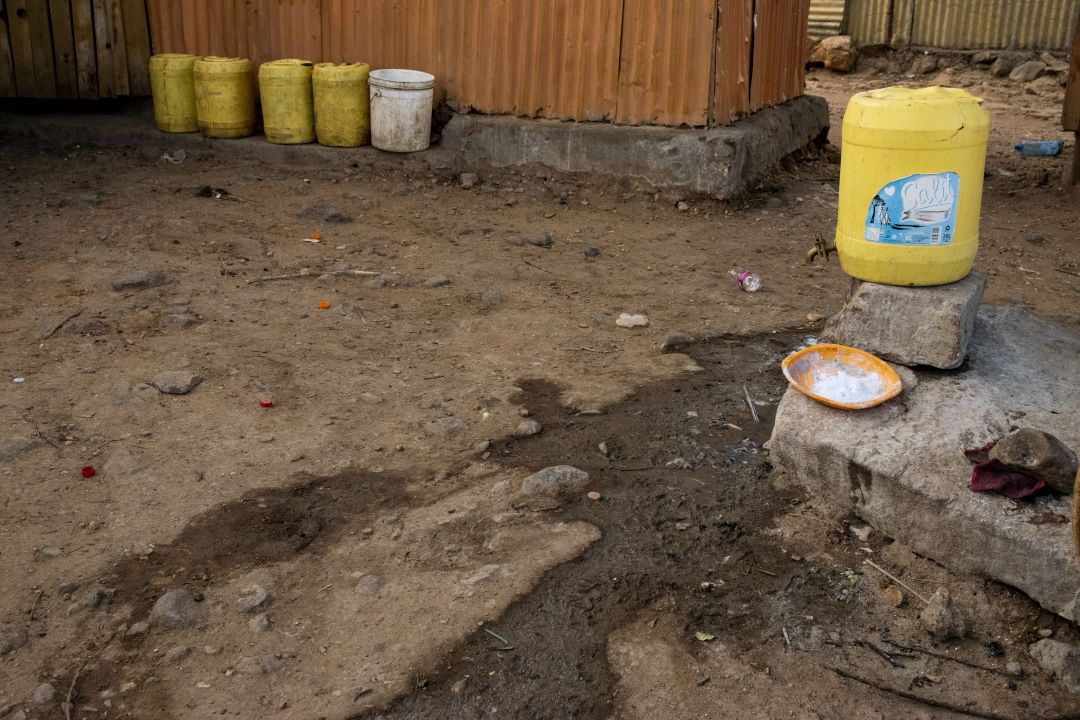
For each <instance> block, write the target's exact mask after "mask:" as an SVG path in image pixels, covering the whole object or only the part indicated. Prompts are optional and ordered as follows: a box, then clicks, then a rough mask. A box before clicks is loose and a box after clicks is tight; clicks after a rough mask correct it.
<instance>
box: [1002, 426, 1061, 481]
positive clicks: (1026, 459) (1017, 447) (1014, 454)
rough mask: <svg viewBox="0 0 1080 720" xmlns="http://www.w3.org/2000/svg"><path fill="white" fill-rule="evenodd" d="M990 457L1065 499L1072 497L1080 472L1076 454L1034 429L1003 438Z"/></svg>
mask: <svg viewBox="0 0 1080 720" xmlns="http://www.w3.org/2000/svg"><path fill="white" fill-rule="evenodd" d="M990 457H991V459H993V460H997V461H998V462H1000V463H1001V464H1003V465H1005V466H1006V467H1008V468H1009V469H1010V470H1016V471H1018V472H1022V473H1025V474H1027V475H1030V476H1031V477H1033V478H1037V479H1039V480H1042V481H1044V482H1045V483H1046V484H1047V485H1049V486H1050V487H1051V488H1052V489H1054V490H1057V491H1058V492H1059V493H1063V494H1065V495H1071V494H1072V492H1073V487H1074V485H1075V483H1076V477H1077V473H1078V472H1080V464H1078V463H1077V459H1076V453H1074V452H1073V451H1072V450H1070V449H1069V447H1068V446H1066V445H1065V443H1063V442H1061V441H1060V440H1058V439H1057V438H1056V437H1054V436H1053V435H1051V434H1049V433H1045V432H1043V431H1042V430H1035V429H1033V428H1021V429H1019V430H1017V431H1016V432H1012V433H1009V434H1008V435H1006V436H1005V437H1003V438H1002V439H1001V440H1000V441H998V444H997V445H995V446H994V449H993V450H991V451H990Z"/></svg>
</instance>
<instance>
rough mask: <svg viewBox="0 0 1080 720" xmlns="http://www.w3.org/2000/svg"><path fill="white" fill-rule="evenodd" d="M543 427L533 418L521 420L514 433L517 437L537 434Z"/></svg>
mask: <svg viewBox="0 0 1080 720" xmlns="http://www.w3.org/2000/svg"><path fill="white" fill-rule="evenodd" d="M543 429H544V427H543V426H542V425H541V424H540V423H538V422H536V421H535V420H522V421H521V422H520V423H519V424H518V426H517V429H516V430H515V431H514V434H515V435H517V436H518V437H531V436H533V435H539V434H540V432H541V431H542V430H543Z"/></svg>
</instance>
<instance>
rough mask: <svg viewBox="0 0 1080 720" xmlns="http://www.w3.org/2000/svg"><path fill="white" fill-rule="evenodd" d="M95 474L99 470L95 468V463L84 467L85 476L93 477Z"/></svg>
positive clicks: (83, 474) (83, 473)
mask: <svg viewBox="0 0 1080 720" xmlns="http://www.w3.org/2000/svg"><path fill="white" fill-rule="evenodd" d="M95 475H97V470H95V469H94V466H93V465H87V466H86V467H84V468H83V469H82V476H83V477H84V478H92V477H94V476H95Z"/></svg>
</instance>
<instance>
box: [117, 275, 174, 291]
mask: <svg viewBox="0 0 1080 720" xmlns="http://www.w3.org/2000/svg"><path fill="white" fill-rule="evenodd" d="M167 279H168V276H166V275H165V271H164V270H136V271H134V272H129V273H127V274H125V275H120V276H118V277H115V278H113V281H112V289H113V290H116V291H117V292H119V291H121V290H142V289H145V288H151V287H157V286H158V285H164V284H165V281H166V280H167Z"/></svg>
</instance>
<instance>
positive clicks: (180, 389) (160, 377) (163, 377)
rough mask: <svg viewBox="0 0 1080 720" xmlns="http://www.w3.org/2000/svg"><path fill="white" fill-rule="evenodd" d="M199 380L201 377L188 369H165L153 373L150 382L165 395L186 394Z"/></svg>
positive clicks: (200, 380)
mask: <svg viewBox="0 0 1080 720" xmlns="http://www.w3.org/2000/svg"><path fill="white" fill-rule="evenodd" d="M201 382H202V377H201V376H199V375H197V374H195V373H193V372H191V371H190V370H166V371H165V372H162V373H158V374H157V375H155V376H154V379H153V380H151V381H150V384H151V385H153V386H154V387H156V388H157V389H158V391H160V392H163V393H165V394H167V395H187V394H188V393H189V392H191V391H192V390H194V389H195V388H196V387H197V386H198V384H199V383H201Z"/></svg>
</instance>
